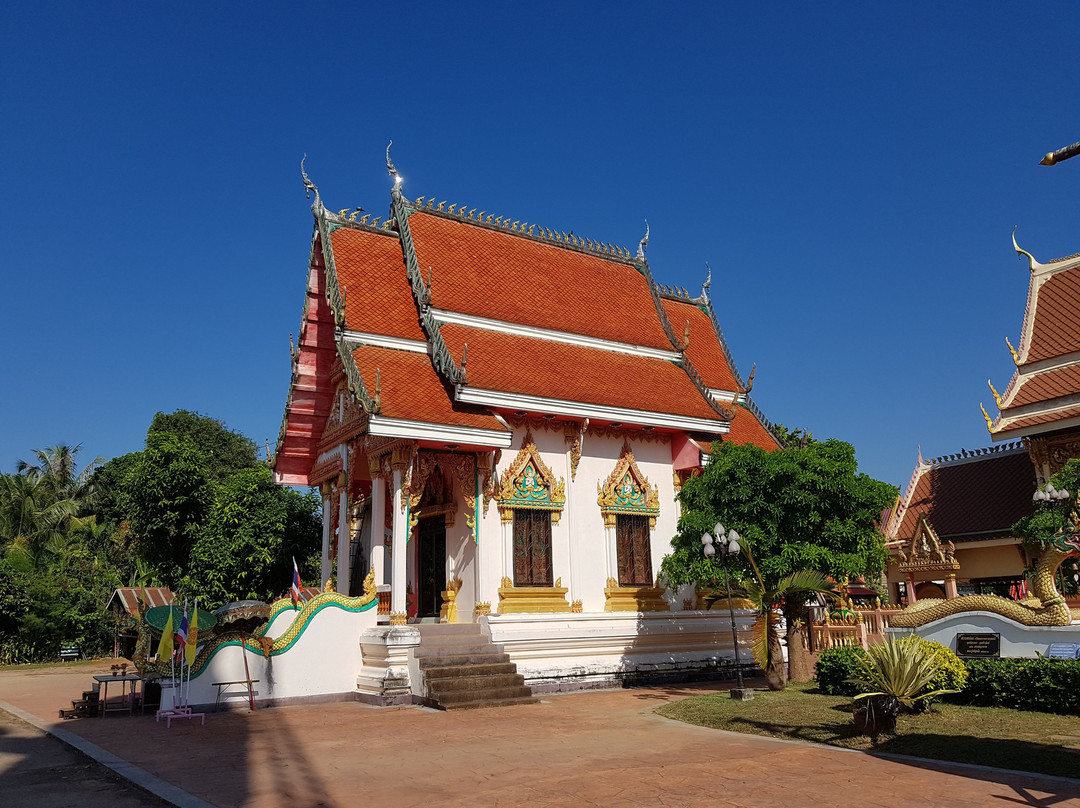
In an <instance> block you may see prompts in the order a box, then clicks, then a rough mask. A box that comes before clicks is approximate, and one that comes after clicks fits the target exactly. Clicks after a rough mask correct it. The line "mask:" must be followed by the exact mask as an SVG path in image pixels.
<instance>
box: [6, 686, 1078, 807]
mask: <svg viewBox="0 0 1080 808" xmlns="http://www.w3.org/2000/svg"><path fill="white" fill-rule="evenodd" d="M105 667H106V668H107V666H105ZM95 672H97V670H96V669H95V668H94V667H93V666H81V667H79V668H77V669H72V671H71V672H68V671H67V670H63V671H59V672H58V671H57V670H56V669H43V670H41V671H28V672H20V673H14V672H12V671H0V703H5V704H7V705H10V706H12V707H13V708H14V709H15V710H16V711H22V712H23V713H24V714H25V715H27V716H31V717H33V718H34V720H35V721H37V722H39V723H41V724H43V725H52V726H55V728H56V729H57V730H58V731H59V732H61V733H64V732H67V733H71V734H72V736H73V738H75V739H76V740H77V742H80V743H84V744H85V743H89V744H92V745H94V746H95V747H96V748H99V749H100V750H104V751H105V753H106V754H111V755H115V756H116V758H118V759H120V760H122V761H126V762H127V764H132V765H134V766H135V767H138V769H137V771H142V772H145V773H146V774H147V775H148V776H150V777H151V778H160V781H164V783H168V784H171V785H172V786H175V787H178V788H179V789H181V790H182V792H186V794H187V795H190V796H191V797H192V798H193V799H189V800H188V801H187V802H185V797H184V796H183V793H181V792H175V793H174V794H173V801H174V802H176V803H177V804H181V805H187V806H191V808H195V806H197V805H200V804H203V801H205V803H209V804H212V805H215V806H219V808H233V806H237V807H239V806H244V807H245V808H248V807H249V806H250V807H251V808H315V807H316V806H332V807H333V808H352V806H357V805H377V806H425V808H430V806H439V807H440V808H443V807H444V806H457V805H462V806H464V805H471V806H488V805H497V806H517V805H528V806H530V808H544V807H545V806H594V805H595V806H645V805H648V806H654V805H661V806H666V805H673V806H674V805H679V806H697V805H701V806H740V808H742V807H744V806H745V807H746V808H750V807H751V806H762V808H778V806H800V807H801V806H832V805H837V806H841V805H842V806H848V807H849V808H856V807H857V808H872V807H873V806H890V807H895V808H903V807H904V806H973V807H974V806H979V808H986V807H987V806H1001V808H1008V806H1016V805H1020V806H1025V805H1027V806H1045V807H1046V808H1049V807H1050V806H1054V807H1055V808H1056V807H1057V806H1078V807H1080V781H1077V782H1073V781H1067V780H1062V779H1053V778H1040V777H1037V776H1022V775H1015V774H1006V773H1002V772H996V771H993V770H986V769H978V768H965V767H961V766H952V765H947V764H931V763H927V762H924V761H916V760H906V761H900V760H895V759H883V758H878V757H874V756H870V755H865V754H861V753H857V752H847V751H843V750H833V749H825V748H821V747H815V746H809V745H804V744H796V743H788V742H784V741H772V740H769V739H765V738H758V737H753V736H748V735H735V734H731V733H724V732H718V731H715V730H709V729H704V728H700V727H692V726H688V725H685V724H680V723H677V722H674V721H668V720H666V719H663V718H660V717H659V716H656V715H654V714H653V710H654V709H655V708H656V707H657V706H658V705H659V704H662V703H664V702H667V701H670V700H672V699H676V698H681V697H684V696H687V695H692V694H694V693H697V692H702V691H703V690H709V689H710V688H709V687H657V688H643V689H633V690H611V691H604V692H593V693H578V694H571V695H560V696H550V697H547V698H546V699H545V700H544V702H542V703H540V704H534V705H523V706H519V707H505V708H496V709H487V710H475V711H461V712H449V713H444V712H439V711H433V710H426V709H420V708H404V709H396V710H385V709H383V710H380V709H376V708H372V707H368V706H365V705H363V704H360V703H356V702H346V703H332V704H316V705H307V706H297V707H283V708H278V709H263V710H258V711H256V712H254V713H251V712H248V711H235V712H228V713H220V714H216V715H210V716H208V717H207V721H206V725H205V726H200V725H199V724H197V723H195V724H189V723H187V722H178V723H174V724H173V726H172V728H171V729H166V727H165V724H164V723H155V721H154V719H153V718H152V717H149V716H147V717H142V718H140V717H135V718H128V717H127V716H123V715H110V716H109V717H107V718H105V719H79V720H74V721H65V722H58V721H57V718H56V716H57V710H58V709H59V707H60V706H61V704H63V703H65V702H66V701H68V700H70V699H71V698H72V697H73V696H75V695H77V694H78V693H79V692H81V691H82V690H83V689H85V688H86V687H87V684H88V682H89V681H90V676H91V675H92V674H93V673H95ZM6 779H7V773H6V771H4V770H3V769H0V793H6V792H7V791H8V789H7V788H4V787H3V786H4V782H5V780H6ZM5 805H6V802H5ZM80 805H82V802H81V800H80Z"/></svg>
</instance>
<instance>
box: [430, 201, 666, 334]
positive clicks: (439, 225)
mask: <svg viewBox="0 0 1080 808" xmlns="http://www.w3.org/2000/svg"><path fill="white" fill-rule="evenodd" d="M409 229H410V232H411V233H412V239H413V246H414V248H415V251H416V257H417V261H418V263H419V266H420V269H421V273H422V275H423V276H424V278H425V280H426V278H427V273H428V270H429V268H430V270H431V273H432V299H431V303H432V306H434V307H435V308H437V309H444V310H448V311H454V312H458V313H461V314H470V315H473V316H476V317H487V318H489V319H493V320H501V321H503V322H510V323H519V324H522V325H529V326H534V327H538V328H548V329H552V330H556V331H565V332H570V333H574V334H583V335H586V336H590V337H596V338H599V339H608V340H614V341H617V342H625V343H629V344H631V345H643V346H646V347H650V348H660V349H664V350H672V346H671V342H670V341H669V340H668V338H667V335H666V334H665V333H664V330H663V327H662V326H661V324H660V318H659V317H658V316H657V314H656V307H655V306H654V304H653V301H652V295H651V292H650V291H649V285H648V283H647V282H646V280H645V277H644V276H643V275H642V274H641V273H640V272H638V271H637V269H635V268H634V267H632V266H630V265H629V264H627V263H623V262H620V261H616V260H612V259H607V258H601V257H600V256H598V255H591V254H588V253H584V252H578V251H577V250H573V249H569V248H567V247H557V246H555V245H552V244H545V243H543V242H539V241H535V240H534V239H530V238H528V237H526V236H522V235H519V234H514V233H509V232H500V231H498V230H489V229H488V228H485V227H480V226H478V225H476V224H471V223H469V222H464V221H459V220H455V219H447V218H444V217H442V216H435V215H432V214H429V213H424V212H421V211H417V212H416V213H413V214H412V215H411V216H410V217H409ZM496 290H497V292H498V293H497V294H493V292H494V291H496ZM538 301H542V302H543V305H537V302H538Z"/></svg>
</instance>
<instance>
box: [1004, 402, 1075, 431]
mask: <svg viewBox="0 0 1080 808" xmlns="http://www.w3.org/2000/svg"><path fill="white" fill-rule="evenodd" d="M1077 416H1080V407H1068V408H1067V409H1064V410H1054V411H1053V412H1045V413H1042V414H1041V415H1030V416H1028V417H1027V418H1017V419H1016V420H1015V421H1010V422H1009V423H1007V424H1005V425H1004V426H1002V427H1001V428H1000V429H997V430H995V432H999V433H1006V432H1009V431H1010V430H1013V429H1026V428H1027V427H1029V426H1042V425H1043V424H1052V423H1054V422H1056V421H1064V420H1065V419H1067V418H1075V417H1077Z"/></svg>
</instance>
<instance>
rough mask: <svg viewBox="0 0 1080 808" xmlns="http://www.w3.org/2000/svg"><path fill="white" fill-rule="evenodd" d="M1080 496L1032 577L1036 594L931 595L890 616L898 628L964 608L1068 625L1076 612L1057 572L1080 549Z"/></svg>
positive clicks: (1033, 623) (1032, 622)
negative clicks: (1057, 581) (1022, 596)
mask: <svg viewBox="0 0 1080 808" xmlns="http://www.w3.org/2000/svg"><path fill="white" fill-rule="evenodd" d="M1078 508H1080V497H1078V499H1077V502H1076V503H1074V504H1073V508H1072V511H1071V513H1070V514H1069V520H1068V522H1067V523H1066V525H1065V527H1064V528H1062V529H1061V530H1059V531H1058V532H1057V533H1055V534H1054V535H1053V536H1052V537H1051V538H1050V542H1049V543H1048V544H1047V545H1046V547H1045V548H1044V549H1043V551H1042V555H1041V556H1040V557H1039V560H1038V562H1037V563H1036V564H1035V571H1034V574H1033V575H1032V578H1031V592H1032V597H1029V598H1025V599H1024V600H1023V601H1015V600H1009V599H1008V598H1003V597H1000V596H998V595H962V596H960V597H958V598H951V599H949V600H941V599H940V598H928V599H926V600H920V601H917V602H915V603H913V604H912V605H911V606H908V607H907V608H906V609H904V610H903V611H902V612H900V613H899V614H896V615H893V617H892V618H890V620H889V624H890V625H891V626H895V627H897V628H914V627H916V626H922V625H925V624H927V623H929V622H931V621H933V620H940V619H941V618H943V617H949V616H951V615H954V614H959V613H960V612H974V611H981V612H993V613H994V614H998V615H1001V616H1002V617H1007V618H1009V619H1010V620H1015V621H1016V622H1017V623H1020V624H1021V625H1025V626H1067V625H1069V624H1070V623H1072V620H1073V614H1072V612H1071V610H1070V609H1069V607H1068V605H1067V604H1066V603H1065V598H1064V597H1063V596H1062V594H1061V593H1060V592H1058V590H1057V586H1056V585H1055V583H1054V575H1055V573H1056V572H1057V569H1058V567H1059V566H1061V562H1062V561H1064V560H1065V559H1066V558H1068V557H1069V556H1070V555H1072V554H1073V553H1075V552H1077V551H1078V550H1080V513H1078Z"/></svg>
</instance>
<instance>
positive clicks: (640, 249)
mask: <svg viewBox="0 0 1080 808" xmlns="http://www.w3.org/2000/svg"><path fill="white" fill-rule="evenodd" d="M648 246H649V220H648V219H646V220H645V237H644V238H642V239H641V241H639V242H638V245H637V257H638V258H639V259H640V260H642V261H644V260H645V249H646V248H647V247H648Z"/></svg>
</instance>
